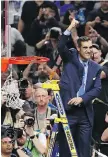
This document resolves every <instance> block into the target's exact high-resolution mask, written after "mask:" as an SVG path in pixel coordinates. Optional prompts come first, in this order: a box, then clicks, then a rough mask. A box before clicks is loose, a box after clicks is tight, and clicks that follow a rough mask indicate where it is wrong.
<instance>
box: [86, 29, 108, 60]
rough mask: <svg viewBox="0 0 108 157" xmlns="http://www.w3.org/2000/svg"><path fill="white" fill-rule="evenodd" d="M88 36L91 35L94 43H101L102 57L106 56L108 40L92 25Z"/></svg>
mask: <svg viewBox="0 0 108 157" xmlns="http://www.w3.org/2000/svg"><path fill="white" fill-rule="evenodd" d="M88 37H90V39H91V40H92V42H93V43H96V44H98V45H99V47H100V49H101V51H102V57H103V58H105V56H106V54H107V52H108V42H107V41H106V40H105V39H104V38H103V37H102V36H101V35H100V34H99V33H98V32H97V31H96V30H94V29H93V28H92V27H90V30H89V34H88Z"/></svg>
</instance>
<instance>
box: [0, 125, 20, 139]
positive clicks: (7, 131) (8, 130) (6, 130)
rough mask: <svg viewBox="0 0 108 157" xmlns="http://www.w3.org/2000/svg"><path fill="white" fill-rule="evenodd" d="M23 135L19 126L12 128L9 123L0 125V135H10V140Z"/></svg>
mask: <svg viewBox="0 0 108 157" xmlns="http://www.w3.org/2000/svg"><path fill="white" fill-rule="evenodd" d="M22 135H23V130H22V129H20V128H14V127H11V126H10V125H2V126H1V137H10V138H11V139H12V140H16V139H17V138H21V137H22Z"/></svg>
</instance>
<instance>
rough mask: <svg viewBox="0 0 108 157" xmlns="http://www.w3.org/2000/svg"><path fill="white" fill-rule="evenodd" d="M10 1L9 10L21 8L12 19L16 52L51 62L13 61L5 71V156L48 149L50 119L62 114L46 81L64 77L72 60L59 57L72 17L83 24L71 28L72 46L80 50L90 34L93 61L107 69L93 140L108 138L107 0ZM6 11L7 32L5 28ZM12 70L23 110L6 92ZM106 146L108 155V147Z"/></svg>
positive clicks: (96, 106)
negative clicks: (18, 62) (26, 62)
mask: <svg viewBox="0 0 108 157" xmlns="http://www.w3.org/2000/svg"><path fill="white" fill-rule="evenodd" d="M9 3H10V6H11V7H10V8H11V9H12V7H13V6H14V9H15V10H16V12H17V14H14V15H13V17H12V19H11V20H10V21H9V23H8V24H9V25H10V26H11V56H15V57H19V56H42V57H47V58H49V61H48V62H44V63H40V64H38V63H36V61H35V60H32V61H31V62H30V64H28V65H13V66H12V69H11V67H9V68H8V70H7V71H6V72H2V73H1V87H2V93H1V94H2V97H1V98H2V101H1V124H2V133H1V134H2V135H1V137H2V139H1V153H2V157H9V156H11V157H14V156H16V157H18V156H19V157H22V156H24V157H27V156H30V157H34V156H36V157H42V155H45V154H46V153H47V148H48V138H50V134H51V128H52V127H53V126H52V124H50V120H49V119H50V118H51V116H53V117H55V116H57V115H58V111H57V108H56V104H55V101H54V96H53V91H52V90H51V89H48V90H46V89H43V88H42V86H41V83H44V82H48V81H49V80H51V79H53V80H60V77H61V75H62V71H63V69H64V67H65V65H66V64H67V62H66V58H63V57H62V56H60V53H59V49H58V43H59V39H60V36H61V35H62V33H63V32H64V31H65V30H66V29H67V27H68V26H69V25H70V23H71V21H72V20H73V19H76V20H77V21H78V25H77V26H75V27H74V29H73V30H72V35H71V36H70V37H69V39H68V42H67V47H68V48H69V49H70V48H75V49H78V44H77V39H78V38H79V37H81V36H85V35H86V36H88V37H89V38H90V39H91V41H92V43H93V46H92V52H93V54H92V56H91V59H92V60H93V61H94V62H96V63H98V64H100V66H101V68H102V73H101V76H100V77H101V83H102V91H101V94H100V96H99V97H98V98H97V99H96V100H94V102H93V107H94V113H95V114H94V128H93V138H94V139H95V140H96V141H104V142H105V141H107V142H108V135H106V136H107V140H106V136H104V135H103V132H104V131H105V132H107V133H106V134H108V128H107V127H108V119H107V116H108V1H102V2H99V1H44V0H41V1H38V0H33V1H25V2H21V1H9ZM11 12H12V11H11ZM19 12H20V13H19ZM3 13H4V11H3ZM3 13H2V34H4V32H5V27H4V25H3V21H4V14H3ZM9 16H10V14H9ZM9 18H10V17H9ZM2 39H3V38H2ZM4 45H5V44H4V41H3V40H2V52H1V56H2V57H5V56H6V50H5V51H3V50H4V48H5V46H4ZM11 72H12V81H13V82H14V81H15V80H18V84H17V88H18V89H19V93H20V99H21V100H24V103H23V105H22V107H21V108H17V107H15V106H14V107H13V106H11V105H10V106H9V105H8V103H9V102H7V97H8V98H9V94H8V96H7V94H6V93H5V89H4V88H3V87H6V86H5V81H6V80H7V78H8V77H9V75H10V74H11ZM10 87H11V88H13V86H10ZM6 88H8V87H6ZM13 97H15V95H14V96H13ZM10 101H11V100H10ZM105 116H106V119H105ZM9 124H10V125H9ZM13 126H14V128H13ZM49 128H50V129H49ZM9 129H10V132H9ZM4 132H6V133H4ZM7 134H9V135H10V137H8V136H7ZM13 134H14V135H13ZM101 149H102V150H101V151H102V152H103V153H106V155H108V151H106V148H105V147H102V148H101Z"/></svg>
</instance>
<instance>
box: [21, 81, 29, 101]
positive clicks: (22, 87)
mask: <svg viewBox="0 0 108 157" xmlns="http://www.w3.org/2000/svg"><path fill="white" fill-rule="evenodd" d="M28 85H29V83H28V81H27V80H26V79H24V80H20V82H19V93H20V98H21V99H23V100H25V99H26V96H25V92H26V88H28Z"/></svg>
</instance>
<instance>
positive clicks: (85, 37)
mask: <svg viewBox="0 0 108 157" xmlns="http://www.w3.org/2000/svg"><path fill="white" fill-rule="evenodd" d="M89 40H90V38H89V37H87V36H81V37H79V38H78V40H77V43H78V47H81V42H85V41H89Z"/></svg>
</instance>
